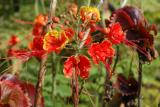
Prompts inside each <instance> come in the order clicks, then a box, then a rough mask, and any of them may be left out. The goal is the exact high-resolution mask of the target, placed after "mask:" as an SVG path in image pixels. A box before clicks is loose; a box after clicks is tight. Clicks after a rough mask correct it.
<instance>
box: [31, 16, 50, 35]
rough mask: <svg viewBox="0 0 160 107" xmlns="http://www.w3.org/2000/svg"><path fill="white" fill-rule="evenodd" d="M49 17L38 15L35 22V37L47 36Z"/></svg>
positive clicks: (33, 32)
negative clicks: (46, 28) (46, 26)
mask: <svg viewBox="0 0 160 107" xmlns="http://www.w3.org/2000/svg"><path fill="white" fill-rule="evenodd" d="M47 20H48V18H47V16H45V15H42V14H40V15H38V16H37V17H36V19H35V20H34V26H33V30H32V34H33V35H34V36H41V35H44V34H45V31H44V26H45V25H46V24H47Z"/></svg>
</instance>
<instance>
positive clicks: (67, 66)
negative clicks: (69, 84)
mask: <svg viewBox="0 0 160 107" xmlns="http://www.w3.org/2000/svg"><path fill="white" fill-rule="evenodd" d="M76 65H77V61H76V59H75V57H74V56H71V57H69V58H68V59H67V60H66V61H65V62H64V68H63V73H64V75H65V77H67V78H71V77H72V74H73V70H74V69H75V67H76Z"/></svg>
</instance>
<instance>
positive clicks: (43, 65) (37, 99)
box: [34, 0, 57, 107]
mask: <svg viewBox="0 0 160 107" xmlns="http://www.w3.org/2000/svg"><path fill="white" fill-rule="evenodd" d="M56 3H57V0H51V3H50V10H49V19H48V24H47V25H46V26H45V28H46V30H47V31H49V30H50V28H51V27H50V25H51V23H50V21H51V19H52V16H53V15H54V13H55V9H56ZM45 28H44V29H45ZM47 58H48V54H47V53H46V54H45V55H44V56H43V58H42V59H41V61H40V70H39V73H38V82H37V84H36V92H35V100H34V107H41V104H40V102H41V97H42V85H43V81H44V77H45V73H46V62H47Z"/></svg>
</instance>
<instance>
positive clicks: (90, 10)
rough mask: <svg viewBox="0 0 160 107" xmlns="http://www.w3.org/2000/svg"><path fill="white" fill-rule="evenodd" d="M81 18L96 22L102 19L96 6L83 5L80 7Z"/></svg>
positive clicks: (85, 20) (84, 20)
mask: <svg viewBox="0 0 160 107" xmlns="http://www.w3.org/2000/svg"><path fill="white" fill-rule="evenodd" d="M80 18H81V20H82V21H83V22H90V23H95V22H98V21H100V13H99V10H98V9H97V8H96V7H91V6H82V7H81V8H80Z"/></svg>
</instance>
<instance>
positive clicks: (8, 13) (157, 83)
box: [0, 0, 160, 107]
mask: <svg viewBox="0 0 160 107" xmlns="http://www.w3.org/2000/svg"><path fill="white" fill-rule="evenodd" d="M74 1H76V0H74ZM74 1H73V0H58V4H57V9H56V15H57V16H59V15H61V14H65V13H66V9H67V8H68V4H70V3H72V2H74ZM109 1H110V3H111V4H113V6H115V7H116V8H119V7H120V5H121V3H120V0H109ZM127 1H128V2H127V4H130V5H136V3H137V1H139V0H127ZM49 2H50V1H49V0H0V57H1V58H4V57H6V52H7V40H8V39H9V38H10V36H11V35H13V34H14V35H17V36H18V37H19V38H20V39H21V42H20V44H18V45H20V47H21V48H22V49H25V48H26V47H27V46H28V43H29V41H31V39H32V37H30V36H29V35H31V32H32V25H31V24H25V23H23V22H21V21H26V22H33V21H34V18H35V17H36V15H38V14H39V13H46V12H47V11H48V9H49ZM89 2H91V4H92V5H95V4H96V3H97V0H88V1H87V0H77V3H78V4H79V5H84V4H86V5H88V3H89ZM105 2H106V1H105ZM137 6H138V7H140V8H141V10H142V11H143V12H144V14H145V16H146V19H147V20H148V21H149V22H150V23H155V24H156V25H157V28H158V30H159V31H160V0H141V1H140V4H138V5H137ZM104 7H105V4H104ZM107 14H109V12H108V11H107V10H106V12H104V14H103V15H105V16H108V15H107ZM159 41H160V33H158V35H157V36H156V37H155V46H156V49H157V50H158V52H159V54H160V42H159ZM126 50H127V51H126ZM120 56H121V57H120V60H119V63H118V66H117V68H116V73H123V74H124V75H125V76H127V75H128V74H129V72H132V73H133V74H134V75H135V77H136V78H137V66H138V64H137V59H136V58H135V57H136V53H134V52H133V50H131V49H129V48H128V47H125V46H123V45H122V46H120ZM54 61H56V62H54ZM18 62H19V61H17V60H16V59H15V60H14V62H13V63H14V64H15V67H14V68H13V69H15V70H16V71H18V72H19V74H20V77H21V79H22V80H25V81H28V82H31V83H33V84H36V81H37V72H38V70H39V63H38V61H37V60H36V59H35V58H32V59H30V60H29V61H28V62H26V63H24V64H19V63H18ZM61 62H62V58H61V57H60V56H58V55H55V54H53V55H51V56H50V57H49V60H48V63H47V68H48V69H47V74H46V76H45V83H44V86H43V95H44V98H45V107H52V106H53V107H72V104H71V98H70V96H71V90H70V80H69V79H67V78H65V77H64V75H63V64H62V63H61ZM131 62H132V63H131ZM53 64H54V67H53V66H52V65H53ZM13 69H12V70H13ZM9 70H10V69H8V62H7V61H1V62H0V72H1V73H2V72H4V71H9ZM53 70H54V71H56V76H55V77H54V74H53ZM53 78H54V79H53ZM104 79H105V69H104V67H103V65H102V64H100V65H98V66H93V67H92V70H91V73H90V78H89V79H88V80H86V81H85V84H84V89H85V90H86V91H88V93H82V94H81V95H80V107H93V106H94V107H100V106H101V104H102V94H103V88H104V86H103V85H104V84H103V83H104ZM114 80H115V78H113V81H114ZM81 83H82V80H80V84H81ZM159 93H160V57H158V58H157V59H156V60H154V61H153V62H152V63H150V64H145V65H144V66H143V88H142V95H143V99H142V105H143V107H157V105H158V103H160V94H159Z"/></svg>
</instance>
